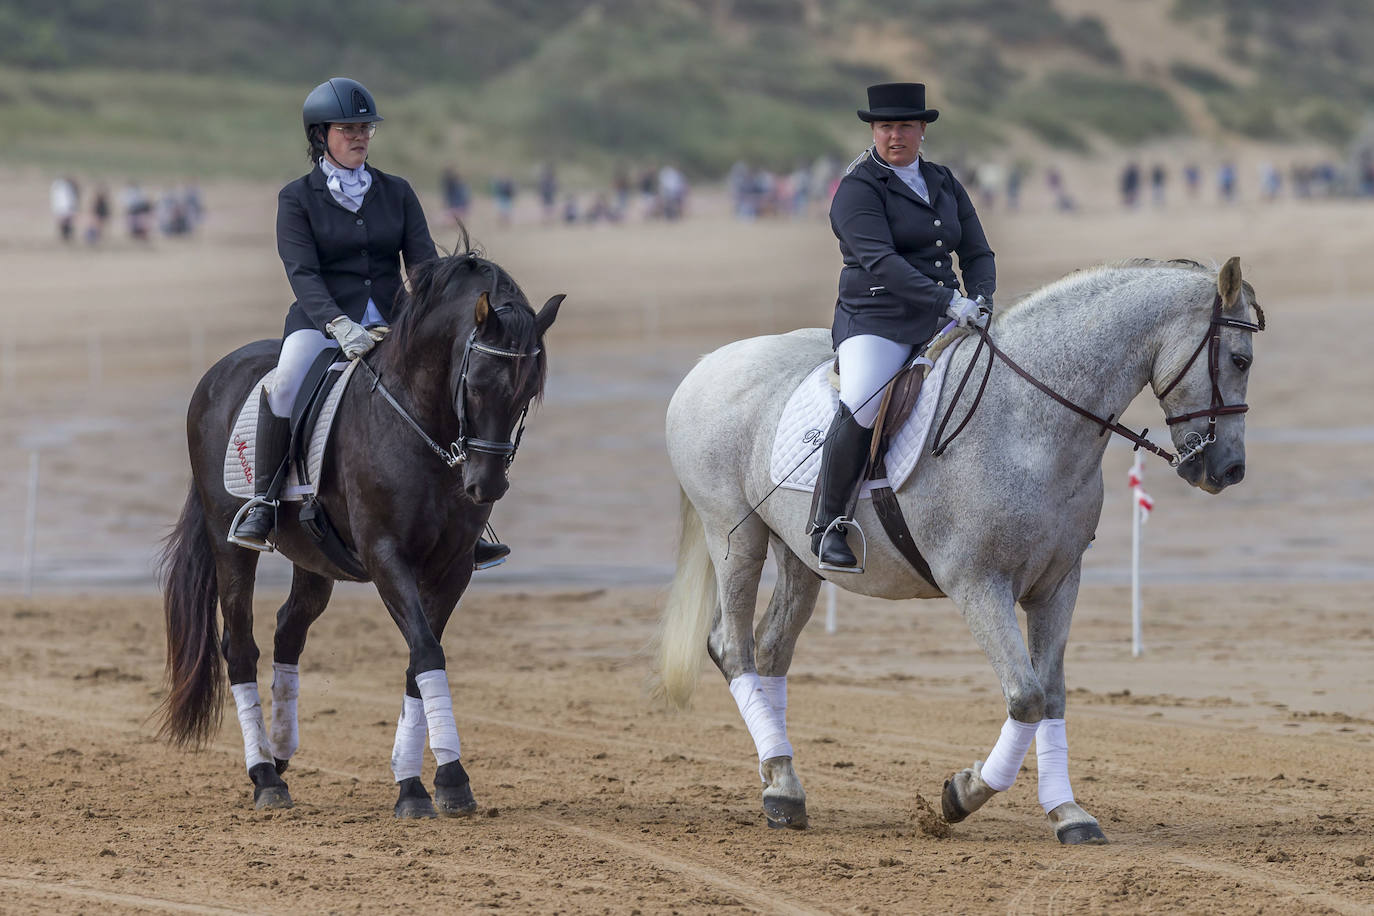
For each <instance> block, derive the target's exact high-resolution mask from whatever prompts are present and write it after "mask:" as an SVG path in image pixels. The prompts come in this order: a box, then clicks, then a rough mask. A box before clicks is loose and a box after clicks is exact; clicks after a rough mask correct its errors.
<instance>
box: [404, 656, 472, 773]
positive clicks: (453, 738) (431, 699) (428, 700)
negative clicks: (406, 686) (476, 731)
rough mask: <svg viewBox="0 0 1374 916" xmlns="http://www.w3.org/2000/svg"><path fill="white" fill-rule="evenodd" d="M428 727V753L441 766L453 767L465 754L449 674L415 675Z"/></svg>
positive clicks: (442, 672)
mask: <svg viewBox="0 0 1374 916" xmlns="http://www.w3.org/2000/svg"><path fill="white" fill-rule="evenodd" d="M415 683H416V684H418V685H419V686H420V697H421V698H422V699H423V700H424V704H425V720H426V721H427V722H428V724H429V749H430V750H432V751H433V752H434V759H435V760H437V761H439V766H443V765H444V764H446V763H452V762H453V761H455V760H457V759H458V758H459V757H461V756H463V754H462V745H460V744H459V743H458V723H457V722H455V721H453V695H452V694H450V693H449V690H448V674H447V673H446V672H444V671H443V670H442V669H435V670H434V671H426V672H424V673H423V674H417V675H415Z"/></svg>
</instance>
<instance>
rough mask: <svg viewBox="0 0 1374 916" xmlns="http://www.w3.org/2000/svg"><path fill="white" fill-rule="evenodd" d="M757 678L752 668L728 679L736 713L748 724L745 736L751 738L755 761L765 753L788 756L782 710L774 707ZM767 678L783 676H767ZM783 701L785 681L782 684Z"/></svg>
mask: <svg viewBox="0 0 1374 916" xmlns="http://www.w3.org/2000/svg"><path fill="white" fill-rule="evenodd" d="M762 680H764V679H763V678H760V677H759V676H758V675H757V674H754V673H753V672H752V671H751V672H749V673H748V674H741V675H740V676H739V677H737V678H735V679H734V680H733V681H731V682H730V693H731V695H732V696H734V698H735V704H736V705H737V706H739V714H740V715H741V716H743V717H744V724H745V725H746V726H748V728H749V736H750V737H751V738H753V739H754V747H755V748H757V749H758V752H759V762H760V763H762V762H763V761H765V760H767V759H768V758H769V757H791V756H792V744H791V742H790V741H788V740H787V724H786V722H785V721H784V713H783V711H782V710H778V709H775V708H774V707H773V703H772V702H771V701H770V700H769V698H768V694H767V693H766V692H765V691H764V688H763V685H762V683H761V681H762ZM768 680H770V681H777V680H784V679H783V678H768ZM783 697H784V702H785V697H786V685H785V684H784V686H783Z"/></svg>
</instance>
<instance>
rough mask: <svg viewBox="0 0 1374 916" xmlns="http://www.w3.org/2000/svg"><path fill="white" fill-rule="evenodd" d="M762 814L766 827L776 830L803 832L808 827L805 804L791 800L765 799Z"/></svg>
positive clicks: (808, 820)
mask: <svg viewBox="0 0 1374 916" xmlns="http://www.w3.org/2000/svg"><path fill="white" fill-rule="evenodd" d="M763 814H764V817H766V818H768V826H769V827H772V828H776V829H783V828H786V829H789V830H805V829H806V828H807V827H808V826H810V823H811V821H810V819H808V818H807V816H806V802H805V801H804V800H803V801H797V800H796V799H792V798H779V797H775V798H765V799H764V800H763Z"/></svg>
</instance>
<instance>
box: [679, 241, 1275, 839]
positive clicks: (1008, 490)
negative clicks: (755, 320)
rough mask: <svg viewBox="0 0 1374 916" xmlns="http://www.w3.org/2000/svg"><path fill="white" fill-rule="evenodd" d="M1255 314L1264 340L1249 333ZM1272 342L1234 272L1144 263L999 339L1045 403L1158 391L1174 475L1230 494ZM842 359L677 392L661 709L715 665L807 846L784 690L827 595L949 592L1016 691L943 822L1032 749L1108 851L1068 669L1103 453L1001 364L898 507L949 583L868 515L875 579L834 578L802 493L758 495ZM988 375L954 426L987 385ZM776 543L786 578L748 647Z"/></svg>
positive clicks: (755, 357) (690, 382)
mask: <svg viewBox="0 0 1374 916" xmlns="http://www.w3.org/2000/svg"><path fill="white" fill-rule="evenodd" d="M1250 307H1253V308H1254V309H1255V311H1256V313H1257V315H1259V319H1260V320H1259V323H1258V324H1251V323H1250V322H1248V321H1247V320H1245V319H1246V316H1247V314H1248V312H1247V309H1248V308H1250ZM1262 326H1263V314H1262V312H1260V311H1259V306H1258V304H1257V303H1256V302H1255V298H1254V290H1253V289H1252V288H1251V286H1250V284H1249V283H1245V282H1243V281H1242V279H1241V273H1240V262H1239V259H1237V258H1232V259H1231V260H1230V261H1228V262H1227V263H1226V265H1225V267H1223V268H1222V269H1221V270H1220V271H1219V272H1218V271H1217V270H1216V268H1205V267H1203V266H1202V265H1200V264H1196V263H1194V262H1184V261H1169V262H1162V261H1149V260H1134V261H1128V262H1121V263H1118V264H1112V265H1107V266H1103V267H1098V268H1094V269H1091V270H1087V271H1083V272H1079V273H1074V274H1070V275H1069V276H1067V277H1065V278H1063V279H1061V280H1058V281H1056V282H1054V283H1052V284H1050V285H1049V286H1046V287H1044V288H1042V289H1040V290H1038V291H1037V292H1035V293H1033V294H1032V295H1030V296H1028V297H1027V298H1025V299H1023V300H1021V301H1020V302H1017V303H1015V304H1013V305H1011V306H1009V307H1005V308H1003V309H1002V310H1000V311H999V312H998V313H997V314H996V315H995V316H994V317H993V319H992V321H991V324H990V327H989V335H990V337H991V338H992V340H993V341H994V342H995V343H996V344H997V346H998V347H1000V348H1001V349H1002V350H1003V351H1004V352H1005V353H1006V354H1007V355H1008V356H1009V357H1011V358H1012V359H1013V360H1015V362H1017V363H1019V364H1020V365H1021V366H1022V367H1023V368H1024V369H1026V370H1027V371H1028V372H1029V373H1030V374H1032V375H1033V376H1035V377H1036V378H1037V379H1039V380H1041V381H1042V382H1044V383H1045V384H1046V385H1047V386H1048V387H1049V388H1051V389H1053V390H1054V391H1056V392H1058V393H1059V394H1061V395H1062V396H1064V397H1065V398H1066V399H1068V400H1070V401H1072V402H1074V403H1075V404H1078V405H1080V406H1082V407H1085V408H1087V409H1088V410H1090V411H1092V412H1094V413H1096V414H1097V415H1098V416H1100V417H1102V418H1104V419H1106V418H1108V417H1115V416H1120V414H1121V413H1122V412H1123V411H1124V410H1125V409H1126V406H1127V405H1128V404H1130V402H1131V400H1132V399H1133V398H1134V397H1135V396H1136V395H1137V394H1138V393H1139V392H1140V391H1141V389H1142V388H1144V387H1145V385H1147V384H1149V385H1150V386H1151V387H1152V389H1153V391H1154V392H1155V393H1156V396H1157V397H1159V398H1160V403H1161V406H1162V407H1163V408H1164V410H1165V412H1166V414H1167V415H1168V416H1169V417H1170V418H1171V419H1172V420H1173V422H1172V423H1171V431H1172V436H1173V442H1174V445H1175V447H1176V448H1179V449H1180V453H1179V458H1180V459H1183V460H1180V461H1179V463H1178V473H1179V475H1180V476H1181V477H1183V479H1184V480H1186V481H1188V483H1190V484H1192V485H1194V486H1197V487H1200V488H1202V489H1203V490H1205V491H1207V492H1208V493H1219V492H1220V491H1221V490H1222V489H1224V488H1225V487H1227V486H1228V485H1230V484H1233V483H1237V482H1239V481H1240V479H1241V478H1242V477H1243V476H1244V473H1245V464H1244V462H1245V443H1244V433H1245V418H1244V416H1243V415H1242V414H1243V411H1244V409H1245V408H1244V406H1243V404H1244V399H1245V389H1246V379H1247V369H1248V368H1249V366H1250V362H1251V359H1252V353H1251V346H1252V345H1251V337H1252V336H1253V335H1252V334H1251V333H1248V332H1251V331H1255V330H1259V329H1260V328H1261V327H1262ZM1213 338H1215V341H1214V347H1215V352H1213V351H1212V349H1211V348H1210V347H1209V346H1208V342H1209V341H1211V340H1212V339H1213ZM974 349H975V347H974V341H973V340H968V341H965V342H964V344H963V345H962V346H960V348H959V350H958V351H957V352H956V353H955V354H954V356H953V359H952V361H951V364H950V369H949V376H948V379H947V383H946V385H945V386H944V390H943V392H942V394H941V401H942V404H941V407H940V410H939V412H938V413H937V414H936V416H937V417H940V416H943V415H944V411H945V409H946V408H947V407H948V405H949V402H950V400H951V399H952V398H953V392H954V389H955V388H956V387H957V385H956V384H953V382H954V381H955V380H956V379H957V377H959V376H960V375H961V374H962V372H963V370H964V368H965V367H966V366H967V365H968V362H969V360H970V358H971V356H972V354H973V351H974ZM1203 351H1207V352H1203ZM831 355H832V354H831V350H830V338H829V334H828V332H826V331H824V330H821V329H808V330H800V331H794V332H792V333H789V334H782V335H777V336H768V337H756V338H752V339H749V340H741V341H737V342H735V343H732V344H729V345H727V346H725V347H722V348H720V349H719V350H716V351H715V352H713V353H710V354H708V355H707V356H705V357H704V358H703V359H702V360H701V361H700V363H698V364H697V366H696V367H695V368H693V369H692V371H691V372H690V373H688V375H687V377H686V379H684V380H683V382H682V384H681V385H680V386H679V387H678V389H677V392H676V393H675V394H674V395H673V399H672V402H671V404H670V405H669V407H668V418H667V433H668V451H669V455H670V457H671V460H672V464H673V469H674V470H675V471H676V473H677V476H678V480H679V481H680V482H681V485H682V515H681V525H682V530H681V540H680V546H679V555H678V565H677V573H676V576H675V578H674V581H673V586H672V590H671V592H670V595H669V598H668V602H667V606H666V608H665V610H664V614H663V620H662V624H661V628H660V632H659V640H658V658H657V666H656V672H655V674H656V678H657V687H656V689H657V691H658V692H659V693H660V695H662V696H664V697H666V698H667V699H668V700H670V701H671V702H673V703H674V704H676V705H678V706H683V705H685V704H686V703H687V702H688V700H689V699H690V697H691V694H692V691H693V689H694V687H695V685H696V681H697V678H698V675H699V672H700V667H701V666H700V662H701V652H702V648H703V647H704V648H705V649H706V650H707V652H708V653H709V654H710V656H711V658H712V659H713V660H714V661H715V663H716V665H717V667H718V668H719V669H720V671H721V673H722V674H724V675H725V679H726V681H727V682H728V683H729V685H730V691H731V693H732V694H733V695H734V696H735V699H736V702H737V704H738V705H739V708H740V712H741V714H742V716H743V717H744V719H745V723H746V724H747V725H748V726H749V731H750V734H751V736H752V737H753V738H754V741H755V745H756V747H757V750H758V752H759V761H760V766H759V772H760V775H761V776H762V778H763V782H764V789H763V807H764V812H765V814H766V816H767V818H768V822H769V824H770V826H785V827H795V828H801V827H805V826H806V825H807V815H806V795H805V792H804V791H803V790H802V786H801V782H800V780H799V779H798V778H797V775H796V772H795V770H794V768H793V759H792V746H791V744H790V743H789V742H788V740H787V730H786V728H787V727H786V709H787V681H786V677H787V669H788V667H789V666H790V665H791V663H792V652H793V649H794V647H795V645H796V640H797V637H798V635H799V634H800V633H801V631H802V628H803V626H805V624H806V622H807V620H808V619H809V618H810V616H811V612H812V609H813V607H814V605H815V601H816V594H817V591H818V589H819V587H820V583H821V580H822V577H823V576H824V577H826V578H831V579H833V580H834V581H835V583H836V584H837V585H840V586H842V587H843V588H845V589H848V590H850V591H853V592H858V593H860V594H864V595H872V596H877V597H882V598H892V599H898V598H935V597H939V596H940V595H942V594H943V595H948V596H949V597H950V598H951V599H953V601H954V602H955V604H956V605H958V607H959V609H960V611H961V612H962V613H963V616H964V619H965V620H966V621H967V622H968V626H969V629H970V630H971V631H972V633H973V635H974V637H975V638H976V639H977V641H978V643H979V645H980V646H982V648H983V651H984V652H985V653H987V656H988V660H989V661H990V662H991V663H992V667H993V670H994V671H996V673H997V677H998V679H999V680H1000V681H1001V684H1002V693H1003V696H1004V697H1005V699H1006V706H1007V714H1008V718H1007V720H1006V723H1005V724H1004V725H1003V728H1002V734H1001V737H1000V738H999V739H998V741H997V744H996V745H995V746H994V748H993V751H992V753H990V754H989V755H988V756H987V758H986V759H985V760H984V761H980V762H978V763H975V764H974V765H973V766H971V767H969V768H967V769H965V770H962V771H960V772H958V773H956V774H954V775H953V776H952V777H950V779H949V780H947V781H946V783H945V787H944V794H943V796H942V808H943V812H944V816H945V818H946V819H947V820H949V821H951V822H953V821H958V820H962V819H963V818H964V817H967V816H968V815H969V814H970V813H972V812H973V811H975V810H977V809H978V808H979V807H981V806H982V805H983V804H984V803H985V802H986V801H987V800H988V799H989V798H991V797H992V795H993V794H994V793H995V792H997V791H1003V790H1005V789H1007V788H1009V787H1010V785H1011V782H1012V781H1013V780H1014V779H1015V776H1016V772H1017V770H1018V769H1019V768H1020V765H1021V761H1022V758H1023V757H1024V755H1025V754H1026V752H1027V751H1028V749H1029V746H1030V744H1031V741H1032V739H1034V740H1035V744H1036V753H1037V756H1038V761H1039V773H1038V780H1039V794H1040V802H1041V805H1042V806H1043V807H1044V809H1045V811H1046V813H1047V815H1048V816H1049V820H1050V823H1051V825H1052V826H1053V827H1054V830H1055V833H1056V835H1057V836H1058V838H1059V839H1060V841H1061V842H1065V843H1103V842H1106V838H1105V837H1104V836H1103V834H1102V831H1101V829H1100V828H1099V826H1098V824H1097V821H1096V819H1095V818H1093V817H1092V816H1091V815H1090V814H1088V813H1087V812H1086V811H1084V810H1083V809H1082V808H1080V807H1079V806H1078V805H1077V804H1076V803H1075V802H1074V800H1073V792H1072V789H1071V787H1070V784H1069V778H1068V744H1067V740H1066V738H1065V732H1064V668H1063V661H1064V646H1065V643H1066V642H1067V640H1068V636H1069V622H1070V619H1071V617H1072V616H1073V609H1074V604H1075V602H1076V600H1077V596H1078V583H1079V572H1080V566H1081V559H1082V555H1083V552H1084V550H1086V549H1087V547H1088V544H1089V542H1090V541H1091V540H1092V539H1093V534H1094V531H1095V530H1096V528H1097V522H1098V518H1099V516H1100V514H1101V510H1102V495H1103V491H1102V456H1103V452H1104V451H1105V450H1106V447H1107V441H1108V439H1109V438H1110V437H1109V436H1106V435H1104V434H1103V427H1102V425H1101V424H1098V423H1095V422H1093V421H1091V420H1089V419H1086V418H1085V417H1083V416H1080V415H1079V414H1077V413H1074V412H1073V411H1071V410H1070V409H1068V408H1067V407H1065V406H1064V405H1063V404H1060V403H1057V402H1056V401H1055V400H1053V399H1051V397H1049V396H1048V395H1047V394H1045V393H1044V392H1042V391H1039V390H1036V388H1034V387H1033V386H1032V385H1031V384H1030V383H1029V382H1027V381H1026V380H1025V379H1023V378H1021V377H1019V376H1017V375H1016V374H1014V373H1013V371H1012V370H1011V369H1010V368H1008V366H1007V364H1006V363H1005V362H1003V361H1002V360H1000V359H999V360H997V361H996V362H995V364H994V366H993V368H992V375H991V379H990V380H989V382H988V386H987V390H986V393H985V395H984V396H983V398H982V403H981V405H980V406H979V407H978V409H977V411H976V412H975V413H974V415H973V417H972V419H971V421H970V422H969V424H968V426H967V428H966V429H965V430H964V431H963V432H962V434H960V435H959V437H958V438H957V439H955V441H954V442H953V444H952V445H950V446H949V448H948V450H947V451H945V452H944V453H943V454H941V455H939V456H938V457H937V456H934V455H931V454H926V455H924V456H923V457H922V458H921V460H920V462H919V463H918V464H917V466H916V469H915V471H914V472H913V473H912V475H911V477H910V478H909V479H908V480H907V482H906V483H905V484H904V485H903V488H902V490H901V492H900V493H899V494H898V500H899V502H900V504H901V506H902V509H903V512H904V514H905V515H906V518H907V520H908V523H909V525H910V528H911V533H912V536H913V538H914V540H915V542H916V545H917V547H918V548H919V549H920V551H921V552H922V553H923V554H924V556H925V557H926V559H927V560H928V561H929V564H930V569H931V571H932V573H933V575H934V579H935V582H934V583H931V582H926V581H924V580H922V579H921V578H920V577H919V576H918V575H917V574H916V572H915V571H914V570H913V568H912V567H911V566H910V565H909V564H908V563H907V561H906V560H904V559H903V557H902V555H901V554H900V553H898V552H897V550H896V549H895V548H894V547H893V546H892V545H891V543H890V542H889V541H888V539H887V538H886V537H884V536H883V535H882V529H881V527H880V524H879V522H878V520H877V518H876V516H875V515H874V513H873V509H872V508H871V506H870V504H869V501H867V500H861V501H860V504H859V508H858V510H857V512H856V518H857V520H858V523H859V525H860V526H861V528H862V529H863V530H864V531H865V532H867V562H866V565H865V569H864V571H863V572H862V573H861V574H857V575H855V574H846V573H829V574H825V573H822V572H820V571H819V570H818V568H817V565H816V559H815V557H814V555H813V554H812V553H811V551H810V539H809V537H808V536H807V519H808V511H809V509H810V497H809V495H808V494H805V493H802V492H798V491H793V490H785V489H780V490H777V491H776V492H774V493H772V495H770V496H768V497H767V498H766V499H764V496H765V494H767V493H768V492H769V490H770V489H771V487H772V482H771V481H770V479H769V459H770V453H771V445H772V441H773V437H774V432H775V430H776V428H777V425H778V419H779V416H780V415H781V413H782V410H783V407H784V405H785V404H786V402H787V400H788V397H789V395H790V393H791V392H792V390H793V389H794V388H795V387H796V386H797V384H798V383H799V382H800V381H801V380H802V378H803V377H804V376H805V375H806V374H807V373H808V372H810V371H811V370H812V369H814V368H815V367H816V366H818V365H820V364H821V363H822V362H824V361H825V360H826V359H827V358H829V357H830V356H831ZM987 355H988V354H987V351H986V350H984V352H983V355H982V359H986V358H987ZM979 365H980V368H978V369H977V371H976V372H975V373H974V376H973V380H972V381H971V382H970V386H969V391H967V392H966V393H965V395H964V398H963V403H962V404H961V406H960V411H962V410H964V409H966V407H967V403H968V402H969V401H970V400H971V393H972V392H973V391H974V390H976V387H977V382H978V380H979V379H980V378H981V377H982V373H983V370H982V368H981V362H980V364H979ZM960 416H962V413H961V412H956V415H955V420H956V421H957V420H958V419H959V417H960ZM951 428H952V426H951ZM1209 440H1210V441H1209ZM760 500H762V504H761V505H759V506H758V508H757V510H756V511H752V512H751V508H752V507H753V506H755V504H757V503H759V501H760ZM741 520H744V521H743V523H742V524H740V522H741ZM736 525H738V527H737V528H736ZM732 528H734V529H735V530H734V533H733V534H732V535H731V534H729V532H730V531H731V529H732ZM727 535H728V544H727ZM770 544H771V545H772V549H773V556H774V560H775V562H776V565H777V569H778V581H777V586H776V588H775V590H774V592H773V597H772V600H771V602H770V603H769V605H768V609H767V610H766V612H765V613H764V615H763V618H762V620H760V621H759V624H758V627H757V630H755V628H754V612H755V599H756V596H757V593H758V586H759V578H760V576H761V573H762V570H763V565H764V559H765V556H766V553H767V550H768V547H769V545H770ZM855 546H856V547H857V546H858V545H857V543H855ZM856 552H857V551H856ZM1018 603H1019V604H1020V605H1021V607H1022V609H1023V610H1024V611H1025V614H1026V619H1027V630H1028V634H1029V645H1027V641H1025V640H1023V639H1022V637H1021V631H1020V628H1019V626H1018V623H1017V618H1016V605H1017V604H1018Z"/></svg>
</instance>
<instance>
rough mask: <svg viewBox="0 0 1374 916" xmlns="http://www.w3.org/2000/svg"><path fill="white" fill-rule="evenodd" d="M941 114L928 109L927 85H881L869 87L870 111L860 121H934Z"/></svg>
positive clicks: (862, 114)
mask: <svg viewBox="0 0 1374 916" xmlns="http://www.w3.org/2000/svg"><path fill="white" fill-rule="evenodd" d="M938 117H940V112H938V111H936V110H935V109H934V108H927V107H926V84H925V83H879V84H878V85H876V86H869V87H868V110H867V111H864V110H863V109H859V119H860V120H862V121H867V122H869V123H870V124H871V123H873V122H874V121H926V122H930V121H934V120H935V119H936V118H938Z"/></svg>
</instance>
